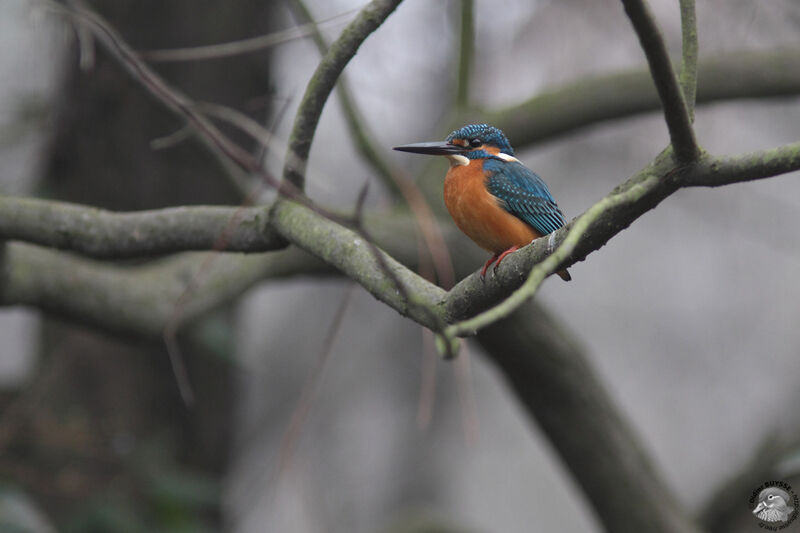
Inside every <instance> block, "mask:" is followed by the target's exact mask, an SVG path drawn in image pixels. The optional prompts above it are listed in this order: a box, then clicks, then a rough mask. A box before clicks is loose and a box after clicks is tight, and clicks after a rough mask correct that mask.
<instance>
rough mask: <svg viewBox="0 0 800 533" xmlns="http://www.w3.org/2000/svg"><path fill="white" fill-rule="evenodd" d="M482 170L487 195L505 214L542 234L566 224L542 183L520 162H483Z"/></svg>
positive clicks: (496, 160) (491, 160)
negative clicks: (492, 197) (485, 178)
mask: <svg viewBox="0 0 800 533" xmlns="http://www.w3.org/2000/svg"><path fill="white" fill-rule="evenodd" d="M483 169H484V171H485V172H486V173H487V176H488V177H487V180H486V188H487V189H488V190H489V193H490V194H491V195H492V196H494V197H496V198H497V199H499V200H500V205H501V206H502V207H503V208H504V209H505V210H506V211H508V212H509V213H511V214H512V215H514V216H515V217H517V218H519V219H521V220H523V221H524V222H525V223H527V224H529V225H530V226H531V227H533V229H535V230H536V231H538V232H539V233H541V234H542V235H547V234H548V233H553V232H554V231H556V230H557V229H558V228H560V227H562V226H563V225H564V224H566V220H565V219H564V214H563V213H562V212H561V209H559V208H558V205H557V204H556V201H555V200H554V199H553V195H552V194H550V190H549V189H548V188H547V185H546V184H545V182H544V181H542V178H540V177H539V176H537V175H536V174H535V173H534V172H533V171H532V170H530V169H529V168H528V167H526V166H525V165H523V164H522V163H519V162H517V161H503V160H501V159H494V158H493V159H488V160H486V161H485V162H484V164H483Z"/></svg>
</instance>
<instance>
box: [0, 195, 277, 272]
mask: <svg viewBox="0 0 800 533" xmlns="http://www.w3.org/2000/svg"><path fill="white" fill-rule="evenodd" d="M268 222H269V209H268V208H266V207H248V208H238V209H237V208H231V207H211V206H198V207H174V208H168V209H157V210H152V211H138V212H134V213H113V212H110V211H106V210H103V209H96V208H92V207H86V206H81V205H75V204H69V203H65V202H53V201H48V200H39V199H34V198H12V197H8V196H0V239H5V240H20V241H27V242H30V243H35V244H40V245H43V246H50V247H52V248H60V249H65V250H72V251H75V252H78V253H80V254H83V255H87V256H90V257H96V258H105V259H121V258H129V257H144V256H152V255H159V254H166V253H174V252H180V251H187V250H213V249H224V250H226V251H229V252H239V251H241V252H265V251H268V250H277V249H280V248H285V247H286V245H287V242H286V241H285V240H284V239H282V238H281V237H280V236H279V235H278V234H277V233H276V232H275V231H273V230H272V229H271V228H270V226H269V223H268Z"/></svg>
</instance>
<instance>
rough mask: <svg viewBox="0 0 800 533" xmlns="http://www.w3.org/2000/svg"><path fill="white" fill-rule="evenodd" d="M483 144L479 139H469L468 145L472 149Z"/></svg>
mask: <svg viewBox="0 0 800 533" xmlns="http://www.w3.org/2000/svg"><path fill="white" fill-rule="evenodd" d="M482 144H483V142H482V141H481V140H480V139H470V141H469V145H470V147H472V148H477V147H478V146H480V145H482Z"/></svg>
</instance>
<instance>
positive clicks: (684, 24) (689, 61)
mask: <svg viewBox="0 0 800 533" xmlns="http://www.w3.org/2000/svg"><path fill="white" fill-rule="evenodd" d="M680 2H681V39H682V49H683V51H682V54H681V74H680V80H681V90H682V91H683V99H684V101H685V102H686V107H687V109H688V110H689V120H690V121H691V122H694V103H695V100H696V98H697V55H698V44H697V14H696V13H695V0H680Z"/></svg>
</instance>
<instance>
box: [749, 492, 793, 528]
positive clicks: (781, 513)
mask: <svg viewBox="0 0 800 533" xmlns="http://www.w3.org/2000/svg"><path fill="white" fill-rule="evenodd" d="M791 501H792V498H791V497H790V496H789V493H788V492H786V491H785V490H783V489H781V488H778V487H767V488H766V489H764V490H762V491H761V492H760V493H759V494H758V505H756V507H755V509H753V514H754V515H755V516H756V518H758V519H759V520H761V521H763V522H786V521H788V520H789V517H791V516H792V513H793V512H794V509H795V508H794V507H792V506H790V505H789V502H791Z"/></svg>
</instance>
